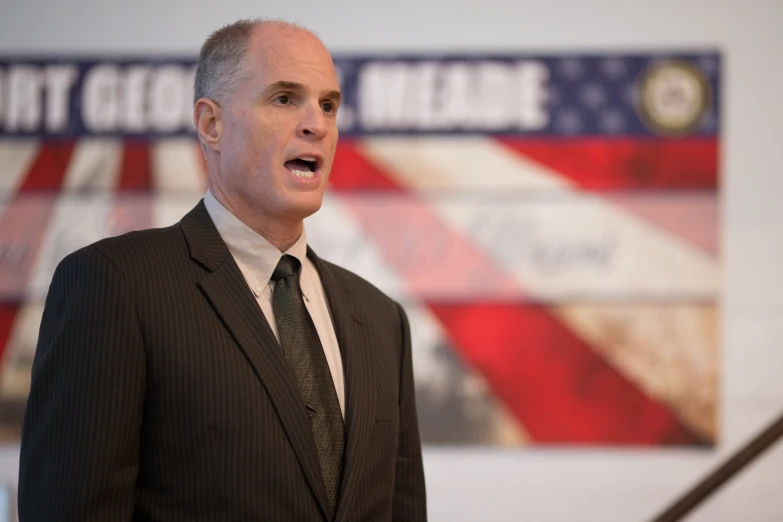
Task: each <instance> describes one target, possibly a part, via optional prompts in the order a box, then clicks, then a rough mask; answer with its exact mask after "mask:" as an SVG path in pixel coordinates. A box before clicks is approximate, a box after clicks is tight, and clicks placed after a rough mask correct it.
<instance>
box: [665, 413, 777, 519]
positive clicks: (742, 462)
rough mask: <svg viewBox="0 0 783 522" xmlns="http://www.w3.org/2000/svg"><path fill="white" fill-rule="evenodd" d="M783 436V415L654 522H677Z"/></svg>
mask: <svg viewBox="0 0 783 522" xmlns="http://www.w3.org/2000/svg"><path fill="white" fill-rule="evenodd" d="M781 438H783V415H781V416H780V417H779V418H778V419H777V420H776V421H775V422H773V423H772V424H770V425H769V426H767V427H766V428H765V429H764V431H762V432H761V433H759V434H758V435H757V436H756V437H755V438H754V439H753V440H751V441H750V442H748V443H747V444H746V445H745V446H743V447H742V448H741V449H740V450H739V451H737V452H736V453H735V454H734V455H732V456H731V458H729V459H728V460H727V461H726V462H724V463H723V464H721V465H720V467H718V468H716V469H715V470H713V471H712V472H711V473H710V474H709V475H707V476H706V477H705V478H704V479H703V480H702V481H701V482H699V483H698V484H696V485H695V486H694V487H693V488H691V489H690V490H689V491H688V492H687V493H685V494H684V495H682V496H681V497H680V498H678V499H677V500H676V501H674V502H673V503H672V505H671V506H669V507H668V508H667V509H666V511H664V512H663V513H661V514H660V515H658V516H657V517H655V518H654V519H653V521H652V522H677V521H679V520H682V519H683V517H685V515H687V514H688V513H690V512H691V511H692V510H693V509H694V508H696V507H697V506H698V505H699V504H701V503H702V502H703V501H704V500H705V499H707V497H709V496H710V495H712V494H713V493H715V492H716V491H717V490H718V489H719V488H720V487H721V486H723V484H725V483H726V482H727V481H729V479H731V478H732V477H734V475H736V474H737V473H739V472H740V471H742V470H743V468H745V466H747V465H748V464H750V463H751V462H753V460H755V459H756V457H758V456H759V455H761V454H762V453H763V452H764V451H766V450H767V449H769V447H770V446H772V445H773V444H775V443H776V442H777V441H778V440H780V439H781Z"/></svg>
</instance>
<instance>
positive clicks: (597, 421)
mask: <svg viewBox="0 0 783 522" xmlns="http://www.w3.org/2000/svg"><path fill="white" fill-rule="evenodd" d="M348 147H350V145H349V146H348ZM351 153H352V155H353V156H355V155H359V152H358V151H356V150H353V151H351ZM346 157H348V154H346ZM363 161H364V162H367V163H370V161H369V160H367V159H364V160H363ZM362 172H366V170H362V171H360V172H355V173H354V174H353V175H354V176H357V177H359V176H361V173H362ZM379 175H380V176H384V177H385V178H386V180H387V181H388V182H389V183H392V184H394V181H393V178H391V177H390V176H386V175H385V174H384V173H383V171H382V170H381V169H380V168H378V167H377V166H375V167H373V176H379ZM399 188H400V189H404V187H399ZM392 199H394V200H397V201H398V203H397V204H396V205H395V206H391V207H389V206H388V205H385V204H384V205H381V204H379V202H382V198H380V197H378V198H377V199H371V198H367V197H366V196H364V197H359V196H357V197H347V196H345V197H343V198H342V201H343V202H344V204H345V206H346V208H347V209H349V210H350V211H352V212H353V213H354V214H355V215H356V216H357V218H358V219H357V221H358V222H359V223H360V224H361V225H362V226H363V227H364V228H365V229H366V230H367V231H368V236H369V237H372V238H373V239H375V240H376V241H377V242H378V243H379V244H378V247H379V248H380V250H381V253H382V254H383V255H384V257H385V260H386V262H387V263H388V264H389V265H390V266H391V267H393V268H395V269H396V270H397V272H398V273H399V274H400V275H401V276H402V277H403V280H404V281H405V283H406V285H407V286H408V287H409V288H410V289H412V290H413V293H414V294H416V295H417V296H419V297H420V298H421V297H423V298H424V301H425V303H426V304H427V305H428V306H430V307H431V308H432V309H433V311H434V313H435V314H436V315H437V316H438V317H439V318H440V320H441V322H442V324H443V326H444V328H445V330H446V331H447V335H448V336H449V337H450V338H451V340H452V343H453V347H454V348H455V349H456V350H457V351H458V352H459V353H460V354H462V356H463V357H464V358H465V359H466V361H467V362H468V363H469V364H470V365H471V366H473V367H474V368H476V369H477V370H478V371H479V372H481V373H482V374H483V375H485V376H486V378H487V380H488V382H489V386H490V387H491V388H492V389H493V390H494V391H495V393H496V394H497V395H498V396H499V397H500V398H501V399H502V400H503V401H504V402H505V403H506V404H507V405H508V407H509V409H510V410H511V411H512V412H513V413H514V414H515V416H516V417H517V418H518V419H519V420H520V421H521V423H522V424H523V425H524V426H525V428H526V429H528V430H529V431H530V433H531V435H532V437H533V438H534V439H536V440H537V441H538V442H542V443H560V442H569V443H627V444H698V443H702V442H703V441H701V440H700V439H699V438H698V437H697V436H696V435H694V434H693V433H691V432H690V431H689V430H688V429H687V428H685V427H684V426H682V425H681V423H680V422H679V421H678V420H677V419H676V417H675V416H674V415H673V414H672V413H671V412H669V411H668V410H667V409H666V408H665V407H663V406H661V405H660V404H658V403H656V402H655V401H653V400H652V399H650V398H648V397H647V396H646V395H645V394H644V393H643V392H641V391H640V390H639V389H638V388H637V387H636V386H635V385H634V383H632V382H630V381H628V380H627V379H626V378H625V377H624V376H623V375H622V374H620V373H619V372H618V371H617V370H616V369H615V368H613V367H611V366H609V365H608V364H607V363H606V361H604V360H603V358H601V357H600V356H599V355H598V354H596V353H595V352H594V351H593V350H592V349H590V347H589V346H587V345H586V344H585V343H584V341H582V339H580V338H579V337H577V336H575V335H574V334H573V333H571V332H570V331H569V330H568V329H567V328H565V327H564V326H563V325H562V324H560V322H559V321H558V320H557V319H556V318H555V317H553V316H552V314H551V313H550V312H549V311H548V310H547V309H546V308H543V307H535V306H524V305H519V304H485V305H476V304H475V302H473V303H470V304H462V303H458V302H457V301H456V299H453V300H450V299H447V298H446V296H442V297H441V298H435V297H433V296H432V295H430V296H429V299H427V297H428V294H427V292H428V291H432V290H433V289H432V288H431V284H432V283H431V281H430V280H429V279H428V278H430V277H431V278H432V280H433V281H435V280H439V279H442V278H441V277H440V274H441V273H442V274H447V275H448V277H447V279H448V280H449V281H451V283H452V284H463V283H464V278H469V279H470V281H473V282H479V283H481V282H482V277H486V276H488V275H492V274H496V277H495V279H498V280H503V279H504V278H505V276H504V275H503V274H502V270H500V269H499V268H497V267H496V266H495V264H494V263H493V262H492V260H491V259H489V258H488V257H487V256H485V255H484V254H483V253H482V252H480V251H478V250H477V249H475V248H474V247H473V246H472V245H470V244H469V243H468V242H466V241H465V240H463V239H461V234H460V232H459V231H458V230H453V229H452V228H451V227H449V226H448V225H447V224H445V223H443V222H442V221H440V220H439V218H438V217H437V215H436V214H435V213H434V212H433V211H432V210H431V209H430V208H429V207H428V205H426V204H425V203H423V202H421V201H419V200H418V199H417V198H414V197H412V196H410V195H407V194H405V193H404V192H402V193H400V194H397V195H396V196H394V197H393V198H392ZM372 216H376V218H373V217H372ZM383 223H386V225H385V228H382V227H381V224H383ZM399 237H403V238H404V239H405V241H402V240H399ZM443 241H445V243H443ZM454 241H456V243H454ZM444 244H445V245H446V246H445V247H443V245H444ZM454 244H456V245H458V247H459V249H458V252H459V254H458V255H457V254H455V253H454V251H452V250H450V249H451V248H453V246H452V245H454ZM432 245H440V246H437V247H433V246H432ZM419 248H423V252H424V254H427V253H432V252H431V250H432V249H433V248H434V249H435V250H437V251H438V252H439V254H438V255H437V256H434V257H433V258H431V259H428V260H426V263H418V262H413V263H412V262H410V260H411V259H420V257H421V256H422V255H423V254H422V253H421V252H418V251H417V249H419ZM424 257H426V255H425V256H424ZM464 259H470V260H471V262H470V263H469V266H470V267H471V268H472V270H470V271H468V272H464V271H463V272H464V273H463V272H460V271H458V270H455V269H454V267H457V268H459V267H460V266H463V267H464V264H463V260H464ZM422 265H426V266H424V267H422ZM481 267H484V268H486V267H490V269H489V270H480V269H479V270H477V269H476V268H481ZM455 274H456V275H455ZM506 284H507V285H508V286H509V287H510V289H509V290H510V291H512V292H515V293H516V294H517V295H519V294H520V291H519V288H518V286H517V285H515V284H514V283H513V282H507V283H506ZM438 288H440V285H439V286H438ZM436 290H437V288H436ZM455 297H456V296H455Z"/></svg>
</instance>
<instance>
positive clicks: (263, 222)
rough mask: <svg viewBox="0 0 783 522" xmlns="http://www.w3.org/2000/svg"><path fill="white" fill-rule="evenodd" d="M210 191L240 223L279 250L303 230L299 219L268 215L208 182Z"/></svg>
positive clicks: (286, 248)
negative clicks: (232, 198) (227, 195)
mask: <svg viewBox="0 0 783 522" xmlns="http://www.w3.org/2000/svg"><path fill="white" fill-rule="evenodd" d="M209 190H210V192H212V195H213V196H215V199H217V200H218V201H219V202H220V204H221V205H223V206H224V207H225V208H226V209H227V210H228V211H229V212H231V213H232V214H234V216H236V217H237V219H239V220H240V221H241V222H242V223H244V224H245V225H247V226H248V227H250V228H251V229H252V230H253V231H254V232H255V233H256V234H258V235H260V236H261V237H263V238H264V239H266V240H267V241H269V242H270V243H271V244H273V245H274V246H275V247H276V248H277V249H278V250H279V251H280V252H285V251H286V250H288V249H289V248H291V247H292V246H293V244H294V243H296V241H297V240H298V239H299V236H301V235H302V231H303V230H304V223H303V221H302V220H301V219H300V220H284V219H279V218H275V217H272V216H268V215H266V214H264V213H263V212H258V211H257V210H255V209H251V208H249V207H248V206H247V205H245V204H244V203H243V202H242V201H236V200H231V199H230V198H228V197H226V195H225V194H224V193H223V192H222V191H221V190H220V189H218V188H217V187H215V186H214V185H212V184H210V186H209Z"/></svg>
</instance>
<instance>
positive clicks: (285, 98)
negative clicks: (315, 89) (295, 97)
mask: <svg viewBox="0 0 783 522" xmlns="http://www.w3.org/2000/svg"><path fill="white" fill-rule="evenodd" d="M277 101H278V102H279V103H281V104H283V105H288V102H289V101H291V100H290V98H289V97H288V96H287V95H285V94H282V95H280V96H278V97H277Z"/></svg>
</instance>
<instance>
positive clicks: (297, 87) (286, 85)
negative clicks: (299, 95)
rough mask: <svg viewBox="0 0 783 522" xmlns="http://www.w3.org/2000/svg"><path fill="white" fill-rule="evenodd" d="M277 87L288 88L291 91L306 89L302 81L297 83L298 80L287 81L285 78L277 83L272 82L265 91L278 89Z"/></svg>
mask: <svg viewBox="0 0 783 522" xmlns="http://www.w3.org/2000/svg"><path fill="white" fill-rule="evenodd" d="M277 89H287V90H289V91H303V90H304V85H302V84H301V83H297V82H288V81H285V80H280V81H278V82H275V83H270V84H269V85H268V86H267V87H266V89H264V90H265V91H274V90H277Z"/></svg>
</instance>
